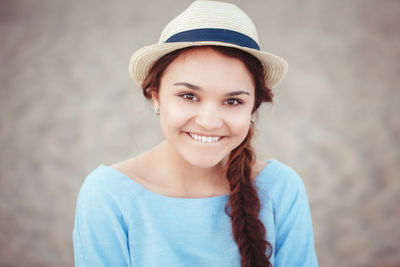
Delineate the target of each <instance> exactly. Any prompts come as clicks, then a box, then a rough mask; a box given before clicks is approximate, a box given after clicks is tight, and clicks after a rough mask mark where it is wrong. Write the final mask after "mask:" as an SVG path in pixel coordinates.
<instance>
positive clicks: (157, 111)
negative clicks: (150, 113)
mask: <svg viewBox="0 0 400 267" xmlns="http://www.w3.org/2000/svg"><path fill="white" fill-rule="evenodd" d="M154 111H155V112H156V114H157V115H160V110H159V109H158V108H157V107H155V108H154Z"/></svg>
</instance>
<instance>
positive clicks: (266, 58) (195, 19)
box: [129, 0, 288, 88]
mask: <svg viewBox="0 0 400 267" xmlns="http://www.w3.org/2000/svg"><path fill="white" fill-rule="evenodd" d="M203 45H218V46H228V47H234V48H237V49H240V50H243V51H246V52H248V53H249V54H251V55H253V56H255V57H256V58H258V59H259V60H260V61H261V63H262V64H263V66H264V69H265V84H266V85H267V87H269V88H272V87H274V85H276V84H277V83H278V82H279V81H281V80H282V79H283V78H284V77H285V76H286V73H287V69H288V66H287V62H286V61H285V60H284V59H282V58H280V57H278V56H275V55H272V54H270V53H267V52H263V51H261V50H260V45H259V41H258V35H257V31H256V28H255V26H254V24H253V22H252V21H251V19H250V18H249V17H248V16H247V15H246V13H244V12H243V11H242V10H241V9H240V8H238V7H237V6H235V5H233V4H229V3H223V2H217V1H203V0H199V1H195V2H193V3H192V4H191V5H190V6H189V7H188V8H187V9H186V10H185V11H183V12H182V13H181V14H180V15H178V16H177V17H176V18H174V19H173V20H172V21H171V22H169V23H168V24H167V26H166V27H165V28H164V30H163V31H162V33H161V36H160V39H159V41H158V43H157V44H154V45H150V46H145V47H143V48H141V49H139V50H137V51H136V52H135V53H134V54H133V55H132V57H131V60H130V63H129V72H130V74H131V76H132V78H133V80H134V81H135V82H136V83H137V84H138V85H139V86H141V85H142V82H143V80H144V79H145V78H146V76H147V75H148V73H149V71H150V68H151V67H152V66H153V64H154V63H155V62H156V61H157V60H158V59H160V58H161V57H162V56H164V55H166V54H168V53H170V52H172V51H175V50H177V49H181V48H185V47H188V46H203Z"/></svg>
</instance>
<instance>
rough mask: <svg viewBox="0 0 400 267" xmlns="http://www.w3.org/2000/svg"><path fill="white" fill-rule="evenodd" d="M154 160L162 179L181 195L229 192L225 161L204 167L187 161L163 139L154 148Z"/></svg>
mask: <svg viewBox="0 0 400 267" xmlns="http://www.w3.org/2000/svg"><path fill="white" fill-rule="evenodd" d="M153 155H154V158H155V159H154V160H155V162H157V163H158V169H159V170H160V176H159V177H160V179H162V180H163V181H162V183H163V184H166V186H168V188H170V189H171V190H172V191H173V193H174V194H175V195H177V196H179V197H187V198H199V197H212V196H217V195H223V194H228V193H229V183H228V181H227V179H226V177H225V175H224V169H223V168H224V163H225V162H220V163H218V164H217V165H215V166H212V167H209V168H203V167H199V166H194V165H192V164H191V163H190V162H188V161H186V160H185V159H184V158H182V156H181V155H180V154H179V153H178V152H177V151H176V150H175V149H174V148H173V147H171V146H170V145H169V144H168V142H167V141H163V142H162V143H161V144H159V145H158V146H156V147H155V148H154V150H153Z"/></svg>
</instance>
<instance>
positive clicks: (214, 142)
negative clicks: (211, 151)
mask: <svg viewBox="0 0 400 267" xmlns="http://www.w3.org/2000/svg"><path fill="white" fill-rule="evenodd" d="M186 134H187V135H188V136H189V138H190V139H192V140H193V141H195V142H196V143H200V144H216V143H219V142H221V140H222V139H223V138H224V137H223V136H221V137H220V138H219V140H218V141H213V142H201V141H197V140H194V138H193V137H192V136H191V135H190V134H189V133H188V132H186Z"/></svg>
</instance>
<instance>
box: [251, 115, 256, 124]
mask: <svg viewBox="0 0 400 267" xmlns="http://www.w3.org/2000/svg"><path fill="white" fill-rule="evenodd" d="M256 116H257V115H255V114H253V115H252V116H251V120H250V122H251V124H254V123H256Z"/></svg>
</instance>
